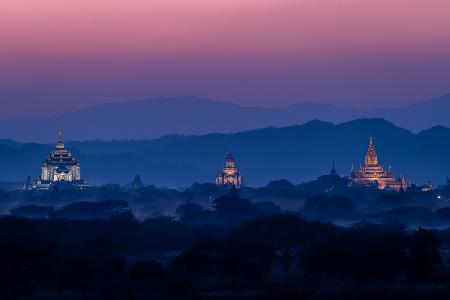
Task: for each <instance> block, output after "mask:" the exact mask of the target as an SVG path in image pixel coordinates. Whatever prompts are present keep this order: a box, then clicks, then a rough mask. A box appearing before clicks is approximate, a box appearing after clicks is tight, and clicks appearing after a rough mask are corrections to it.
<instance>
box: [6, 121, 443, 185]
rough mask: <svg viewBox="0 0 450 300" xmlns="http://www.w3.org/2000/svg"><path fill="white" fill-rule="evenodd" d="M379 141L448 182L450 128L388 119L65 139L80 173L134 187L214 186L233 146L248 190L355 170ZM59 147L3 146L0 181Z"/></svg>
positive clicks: (417, 171) (421, 176)
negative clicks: (137, 180) (415, 128)
mask: <svg viewBox="0 0 450 300" xmlns="http://www.w3.org/2000/svg"><path fill="white" fill-rule="evenodd" d="M370 134H372V135H373V137H374V143H375V147H376V150H377V153H378V156H379V159H380V160H381V163H383V164H384V165H385V167H388V166H389V165H392V168H393V171H394V174H395V175H397V176H400V175H404V176H406V177H407V178H408V179H410V180H412V181H413V182H416V183H425V182H427V181H428V180H432V181H433V182H434V183H443V182H444V181H445V178H446V177H450V155H448V154H449V153H448V149H450V129H449V128H446V127H443V126H437V127H433V128H430V129H428V130H425V131H423V132H420V133H417V134H414V133H411V132H410V131H408V130H406V129H403V128H400V127H397V126H395V125H394V124H392V123H391V122H388V121H386V120H384V119H380V118H375V119H358V120H353V121H349V122H344V123H340V124H338V125H334V124H332V123H330V122H323V121H318V120H314V121H310V122H307V123H305V124H303V125H293V126H288V127H283V128H275V127H268V128H261V129H255V130H249V131H242V132H238V133H234V134H217V133H216V134H207V135H196V136H193V135H190V136H181V135H169V136H164V137H161V138H158V139H153V140H135V141H110V142H106V141H86V142H68V143H66V145H67V146H68V147H69V148H70V149H71V150H72V152H73V153H74V155H75V156H76V157H77V158H79V160H80V161H81V164H82V165H81V170H82V176H83V177H84V178H86V179H88V180H89V181H91V182H92V183H95V184H101V183H122V184H126V183H129V182H130V181H131V180H132V179H133V178H134V175H136V174H139V175H140V176H141V178H142V181H143V182H144V184H155V185H158V186H169V187H185V186H189V185H191V184H192V183H193V182H212V181H213V180H214V177H215V175H216V173H217V171H218V170H219V168H221V167H223V164H224V159H225V155H226V150H227V147H228V145H231V146H232V149H233V154H234V156H235V159H236V163H237V165H238V167H239V168H240V169H241V170H242V172H243V173H244V175H245V177H246V179H247V182H248V183H249V184H250V185H253V186H258V185H264V184H267V183H268V182H269V181H271V180H274V179H287V180H290V181H291V182H294V183H301V182H304V181H306V180H311V179H314V178H316V177H318V176H320V175H323V174H328V173H329V171H330V168H331V165H332V162H333V160H334V161H335V166H336V170H337V173H338V174H340V175H343V174H344V175H347V174H348V173H349V172H350V168H351V165H352V164H354V165H355V167H356V168H358V166H359V164H360V163H361V162H362V161H363V159H364V155H365V152H366V150H367V146H368V141H369V135H370ZM53 147H54V144H53V143H52V144H31V143H28V144H23V143H17V142H13V141H0V170H1V171H2V172H1V174H0V181H23V180H25V178H26V176H28V175H31V176H33V178H36V177H37V176H38V175H39V167H40V162H41V160H42V159H43V158H44V157H45V156H46V155H47V154H48V153H49V151H50V150H51V149H52V148H53Z"/></svg>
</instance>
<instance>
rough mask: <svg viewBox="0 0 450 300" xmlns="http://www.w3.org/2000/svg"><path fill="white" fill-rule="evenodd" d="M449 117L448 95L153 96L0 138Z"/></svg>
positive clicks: (432, 122) (26, 124)
mask: <svg viewBox="0 0 450 300" xmlns="http://www.w3.org/2000/svg"><path fill="white" fill-rule="evenodd" d="M449 115H450V94H449V95H445V96H442V97H439V98H436V99H433V100H429V101H424V102H420V103H418V104H415V105H411V106H407V107H401V108H386V109H377V110H372V111H361V110H357V109H353V108H348V107H336V106H333V105H329V104H318V103H299V104H295V105H291V106H288V107H243V106H238V105H236V104H232V103H227V102H218V101H211V100H205V99H199V98H195V97H180V98H157V99H149V100H140V101H132V102H124V103H114V104H111V103H110V104H103V105H98V106H92V107H88V108H85V109H82V110H79V111H75V112H72V113H66V114H62V115H57V116H52V117H45V118H35V119H23V120H14V121H7V122H0V138H4V139H13V140H17V141H25V142H40V143H42V142H45V143H48V142H52V141H53V140H54V139H55V135H56V130H57V128H58V127H61V128H62V129H63V130H64V133H65V135H66V137H68V138H69V139H71V140H95V139H101V140H112V139H118V140H121V139H154V138H159V137H161V136H164V135H170V134H182V135H202V134H208V133H233V132H240V131H246V130H252V129H257V128H263V127H285V126H292V125H298V124H303V123H305V122H308V121H311V120H322V121H327V122H333V123H341V122H345V121H350V120H354V119H359V118H373V117H380V118H384V119H387V120H389V121H391V122H393V123H394V124H396V125H398V126H400V127H403V128H406V129H408V130H411V131H412V132H419V131H421V130H424V129H427V128H430V127H432V126H436V125H442V126H446V127H450V117H449Z"/></svg>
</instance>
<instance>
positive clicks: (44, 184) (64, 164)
mask: <svg viewBox="0 0 450 300" xmlns="http://www.w3.org/2000/svg"><path fill="white" fill-rule="evenodd" d="M55 184H69V185H71V186H73V187H78V188H81V187H86V186H88V185H87V183H86V182H85V181H84V180H83V179H82V178H81V173H80V162H79V161H78V160H77V159H76V158H75V157H73V156H72V154H71V153H70V150H69V149H67V148H66V147H65V145H64V141H63V137H62V131H61V129H60V130H59V131H58V141H57V142H56V146H55V149H54V150H53V151H52V152H51V153H50V155H49V156H48V157H47V158H46V159H44V160H43V161H42V163H41V176H39V179H38V180H37V181H36V182H35V183H34V184H33V185H32V186H31V187H28V189H30V188H31V189H41V190H42V189H44V190H45V189H50V188H51V187H52V186H53V185H55ZM26 188H27V187H26Z"/></svg>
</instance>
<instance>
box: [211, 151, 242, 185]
mask: <svg viewBox="0 0 450 300" xmlns="http://www.w3.org/2000/svg"><path fill="white" fill-rule="evenodd" d="M216 184H217V185H227V186H235V187H236V188H239V187H242V186H244V175H242V173H241V172H240V171H239V169H238V168H237V167H236V163H235V162H234V158H233V154H232V153H231V148H230V147H228V153H227V156H226V158H225V167H224V168H223V169H222V170H221V171H220V172H219V173H218V174H217V176H216Z"/></svg>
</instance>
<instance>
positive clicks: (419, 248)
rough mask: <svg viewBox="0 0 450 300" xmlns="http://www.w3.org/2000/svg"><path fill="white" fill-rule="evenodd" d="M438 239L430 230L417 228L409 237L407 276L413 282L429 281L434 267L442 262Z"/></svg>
mask: <svg viewBox="0 0 450 300" xmlns="http://www.w3.org/2000/svg"><path fill="white" fill-rule="evenodd" d="M439 246H440V243H439V239H438V238H437V236H436V233H435V232H434V231H431V230H426V229H423V228H419V229H418V230H416V231H414V233H413V234H412V235H411V240H410V246H409V247H410V251H409V257H408V275H409V279H410V280H411V281H413V282H424V281H425V282H426V281H430V279H431V277H432V274H433V270H434V268H435V267H436V265H438V264H440V263H441V261H442V258H441V253H440V252H439Z"/></svg>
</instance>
